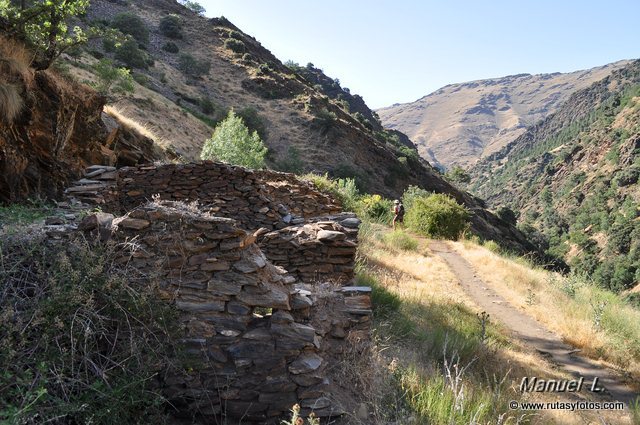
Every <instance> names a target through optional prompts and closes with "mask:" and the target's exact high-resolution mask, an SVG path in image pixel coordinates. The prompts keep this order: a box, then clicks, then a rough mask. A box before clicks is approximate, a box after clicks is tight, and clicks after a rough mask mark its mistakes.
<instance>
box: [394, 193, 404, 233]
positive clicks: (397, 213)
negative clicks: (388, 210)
mask: <svg viewBox="0 0 640 425" xmlns="http://www.w3.org/2000/svg"><path fill="white" fill-rule="evenodd" d="M403 222H404V205H402V202H400V201H399V200H397V199H396V200H395V201H393V230H396V223H400V224H402V223H403Z"/></svg>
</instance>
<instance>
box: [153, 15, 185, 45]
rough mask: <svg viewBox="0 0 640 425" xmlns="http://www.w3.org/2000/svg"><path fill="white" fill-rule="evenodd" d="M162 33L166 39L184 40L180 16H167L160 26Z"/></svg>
mask: <svg viewBox="0 0 640 425" xmlns="http://www.w3.org/2000/svg"><path fill="white" fill-rule="evenodd" d="M158 29H159V30H160V33H161V34H162V35H164V36H166V37H169V38H174V39H181V38H182V21H181V20H180V17H179V16H178V15H174V14H171V15H167V16H165V17H164V18H162V19H161V20H160V25H159V26H158Z"/></svg>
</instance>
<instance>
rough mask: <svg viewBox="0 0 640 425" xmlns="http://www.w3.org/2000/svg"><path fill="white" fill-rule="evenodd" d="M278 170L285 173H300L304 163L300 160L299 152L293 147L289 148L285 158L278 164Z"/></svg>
mask: <svg viewBox="0 0 640 425" xmlns="http://www.w3.org/2000/svg"><path fill="white" fill-rule="evenodd" d="M278 169H279V170H281V171H285V172H287V173H296V174H300V173H302V171H303V170H304V162H303V161H302V159H300V152H299V151H298V149H297V148H296V147H295V146H289V149H287V155H286V157H285V158H284V159H282V160H280V161H279V162H278Z"/></svg>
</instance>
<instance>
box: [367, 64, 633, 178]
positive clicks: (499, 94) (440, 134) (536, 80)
mask: <svg viewBox="0 0 640 425" xmlns="http://www.w3.org/2000/svg"><path fill="white" fill-rule="evenodd" d="M625 63H627V62H626V61H620V62H616V63H612V64H609V65H605V66H601V67H597V68H592V69H589V70H585V71H576V72H572V73H568V74H561V73H553V74H538V75H530V74H519V75H511V76H508V77H503V78H493V79H489V80H478V81H471V82H467V83H461V84H452V85H448V86H445V87H443V88H441V89H440V90H438V91H436V92H434V93H431V94H429V95H427V96H425V97H423V98H421V99H418V100H417V101H415V102H412V103H406V104H401V105H393V106H390V107H387V108H383V109H379V110H378V111H377V112H378V114H379V115H380V118H381V119H382V123H383V124H384V126H385V127H388V128H391V129H397V130H400V131H402V132H404V133H406V134H407V135H408V136H409V138H410V139H411V140H412V141H413V142H414V143H415V144H416V145H418V151H419V152H420V155H421V156H422V157H423V158H425V159H426V160H428V161H430V162H431V163H432V164H434V165H438V166H441V167H444V168H448V167H450V166H452V165H454V164H457V165H461V166H463V167H467V166H470V165H473V164H474V163H475V162H476V161H477V160H478V159H480V158H484V157H486V156H488V155H490V154H492V153H493V152H496V151H498V150H500V149H501V148H502V147H503V146H505V145H506V144H507V143H508V142H510V141H512V140H513V139H515V138H516V137H518V136H519V135H520V134H522V133H523V132H524V131H525V128H526V127H528V126H531V125H533V124H535V123H536V122H538V121H539V120H541V119H543V118H545V117H546V116H547V115H549V114H551V113H552V112H554V111H555V110H556V109H557V108H558V107H559V106H560V105H561V104H562V103H563V102H564V101H565V100H566V99H567V98H568V97H569V95H571V93H573V92H575V91H576V90H580V89H582V88H585V87H587V86H589V85H590V84H592V83H593V82H595V81H598V80H601V79H602V78H604V77H606V76H607V75H609V74H610V73H611V72H612V71H613V70H615V69H618V68H620V67H621V66H623V65H624V64H625Z"/></svg>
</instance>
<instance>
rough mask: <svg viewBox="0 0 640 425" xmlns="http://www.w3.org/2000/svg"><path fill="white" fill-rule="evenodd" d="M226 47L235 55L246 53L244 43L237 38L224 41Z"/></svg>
mask: <svg viewBox="0 0 640 425" xmlns="http://www.w3.org/2000/svg"><path fill="white" fill-rule="evenodd" d="M224 47H225V48H226V49H229V50H231V51H232V52H235V53H244V52H245V50H246V48H245V45H244V43H243V42H242V41H240V40H236V39H235V38H228V39H226V40H225V41H224Z"/></svg>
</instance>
